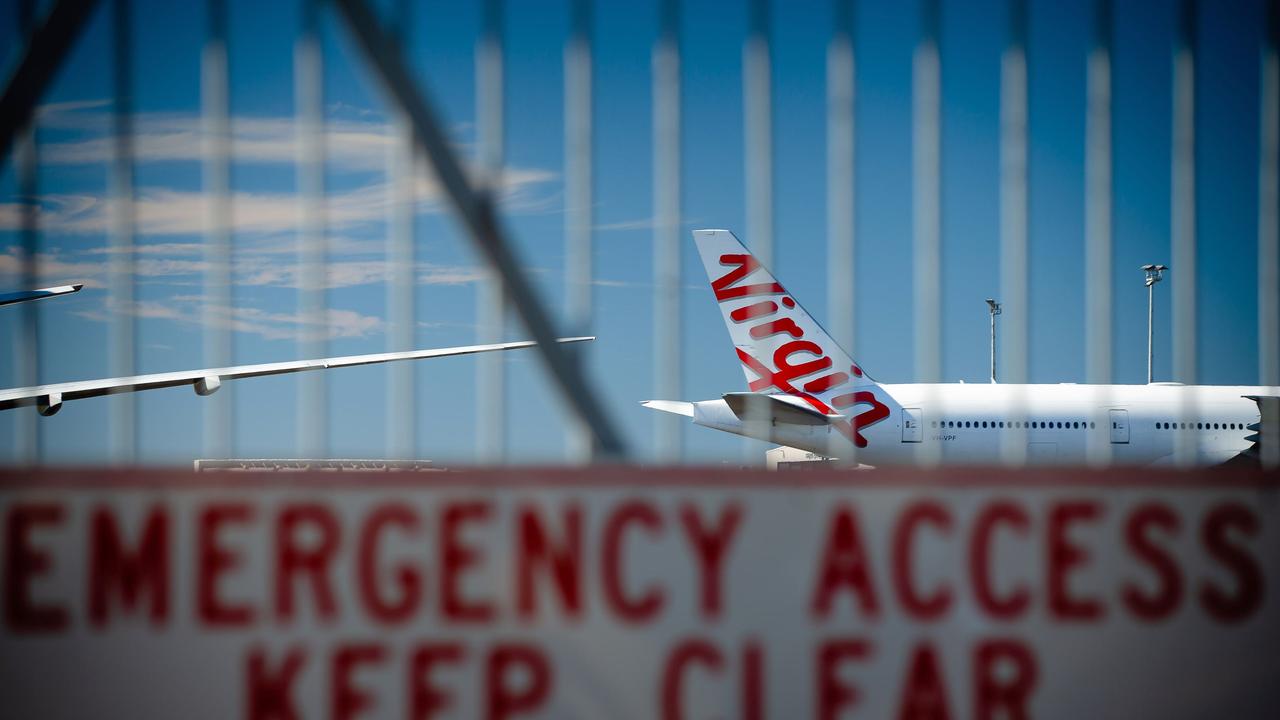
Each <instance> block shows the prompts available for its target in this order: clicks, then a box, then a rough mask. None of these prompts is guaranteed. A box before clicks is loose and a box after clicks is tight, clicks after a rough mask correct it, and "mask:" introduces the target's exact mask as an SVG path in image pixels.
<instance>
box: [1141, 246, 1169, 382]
mask: <svg viewBox="0 0 1280 720" xmlns="http://www.w3.org/2000/svg"><path fill="white" fill-rule="evenodd" d="M1168 269H1169V267H1168V266H1167V265H1143V266H1142V270H1143V272H1145V273H1146V274H1147V384H1148V385H1150V384H1151V355H1152V353H1151V341H1152V333H1153V330H1152V326H1153V324H1154V323H1153V321H1154V319H1155V310H1154V307H1155V291H1154V290H1152V288H1154V287H1155V284H1156V283H1158V282H1160V281H1161V280H1163V279H1164V271H1165V270H1168Z"/></svg>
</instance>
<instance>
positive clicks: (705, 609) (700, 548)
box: [680, 502, 742, 620]
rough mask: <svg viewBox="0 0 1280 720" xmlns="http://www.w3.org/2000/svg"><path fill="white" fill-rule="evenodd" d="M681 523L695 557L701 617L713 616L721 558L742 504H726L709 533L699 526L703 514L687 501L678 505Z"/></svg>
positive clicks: (716, 612)
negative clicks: (699, 587) (699, 584)
mask: <svg viewBox="0 0 1280 720" xmlns="http://www.w3.org/2000/svg"><path fill="white" fill-rule="evenodd" d="M680 522H681V524H682V525H684V532H685V535H686V536H687V537H688V538H689V544H690V545H692V546H693V549H694V551H695V552H694V556H695V557H696V558H697V559H698V577H699V578H700V579H701V586H702V594H701V598H702V600H701V608H702V616H703V617H704V618H707V619H709V620H710V619H713V618H717V617H719V616H720V612H721V609H722V608H721V602H720V586H721V578H722V577H723V575H724V568H723V564H724V558H725V555H726V554H727V553H728V550H729V544H730V543H731V542H732V541H733V536H734V534H735V533H736V532H737V530H738V525H740V524H741V522H742V505H741V503H736V502H733V503H729V504H728V505H726V506H725V508H724V510H723V511H721V513H720V519H719V520H718V521H717V522H716V525H715V527H714V528H711V529H710V532H708V531H707V530H708V529H707V528H704V527H703V525H702V517H701V515H699V514H698V509H697V508H696V507H695V506H693V505H691V504H686V505H684V506H683V507H681V508H680Z"/></svg>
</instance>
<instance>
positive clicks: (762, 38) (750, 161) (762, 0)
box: [742, 0, 778, 465]
mask: <svg viewBox="0 0 1280 720" xmlns="http://www.w3.org/2000/svg"><path fill="white" fill-rule="evenodd" d="M747 12H748V16H749V18H748V27H747V38H746V42H745V43H744V44H743V47H742V82H743V88H742V100H743V105H744V110H745V112H744V114H743V139H744V142H745V145H746V147H745V148H743V153H744V156H745V158H746V200H747V240H748V243H749V245H750V247H751V249H752V251H754V253H755V256H756V257H757V258H758V259H759V260H760V264H762V265H764V266H765V267H766V268H769V269H770V270H771V271H773V272H774V273H775V274H776V273H777V271H778V268H777V267H776V265H775V263H774V252H773V251H774V247H773V89H772V78H771V74H772V70H771V67H770V64H771V60H770V49H769V44H770V37H769V34H770V33H769V0H748V10H747ZM743 425H744V429H745V430H746V431H747V432H748V433H749V434H753V435H758V434H760V433H761V432H763V431H764V430H765V429H767V428H768V427H769V414H768V411H767V409H766V408H765V406H764V405H763V404H760V405H758V406H755V405H753V406H752V407H751V408H749V409H748V412H747V417H746V418H745V419H744V420H743ZM757 448H758V446H757V445H756V443H755V442H753V441H751V440H746V441H744V443H743V448H742V449H743V459H744V461H745V463H746V464H747V465H760V464H761V463H762V461H763V459H762V457H761V453H760V452H759V451H758V449H757Z"/></svg>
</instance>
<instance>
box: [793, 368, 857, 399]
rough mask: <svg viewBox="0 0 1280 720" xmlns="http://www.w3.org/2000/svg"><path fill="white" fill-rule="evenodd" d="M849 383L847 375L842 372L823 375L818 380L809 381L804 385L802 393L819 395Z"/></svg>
mask: <svg viewBox="0 0 1280 720" xmlns="http://www.w3.org/2000/svg"><path fill="white" fill-rule="evenodd" d="M847 382H849V374H848V373H842V372H833V373H831V374H830V375H823V376H822V377H820V378H817V379H814V380H810V381H809V382H807V383H805V384H804V391H805V392H811V393H814V394H816V395H820V394H822V393H824V392H826V391H828V390H830V389H831V388H833V387H839V386H841V385H843V384H845V383H847Z"/></svg>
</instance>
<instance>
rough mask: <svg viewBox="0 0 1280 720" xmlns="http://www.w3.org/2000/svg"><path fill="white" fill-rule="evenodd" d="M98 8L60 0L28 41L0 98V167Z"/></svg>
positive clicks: (88, 0)
mask: <svg viewBox="0 0 1280 720" xmlns="http://www.w3.org/2000/svg"><path fill="white" fill-rule="evenodd" d="M97 4H98V0H59V1H58V2H56V3H55V4H54V6H53V8H52V9H50V10H49V14H48V15H46V16H45V18H44V22H43V23H42V24H41V25H40V27H39V28H37V29H36V31H35V32H34V33H32V35H31V37H30V38H29V39H28V41H27V48H26V52H24V53H23V55H22V60H21V61H20V62H19V63H18V66H17V68H16V69H15V70H14V71H13V75H11V76H10V77H9V82H8V83H7V84H6V85H5V88H4V95H3V96H0V165H3V164H4V162H5V161H6V160H8V159H9V152H10V151H11V150H13V140H14V138H15V137H17V136H18V132H19V131H21V130H22V128H25V127H26V126H27V124H28V123H30V122H31V117H32V115H33V114H34V113H35V108H36V103H37V102H39V100H40V97H41V96H42V95H43V94H44V91H45V89H46V88H47V87H48V86H49V81H50V80H52V79H53V76H54V74H55V73H57V71H58V68H59V67H61V66H62V61H63V60H65V59H66V58H67V55H68V54H69V51H70V49H71V44H72V43H73V42H75V39H76V37H77V36H78V35H79V34H80V31H81V30H82V29H83V28H84V24H85V20H87V19H88V17H89V13H90V12H92V11H93V8H94V7H95V6H97Z"/></svg>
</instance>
